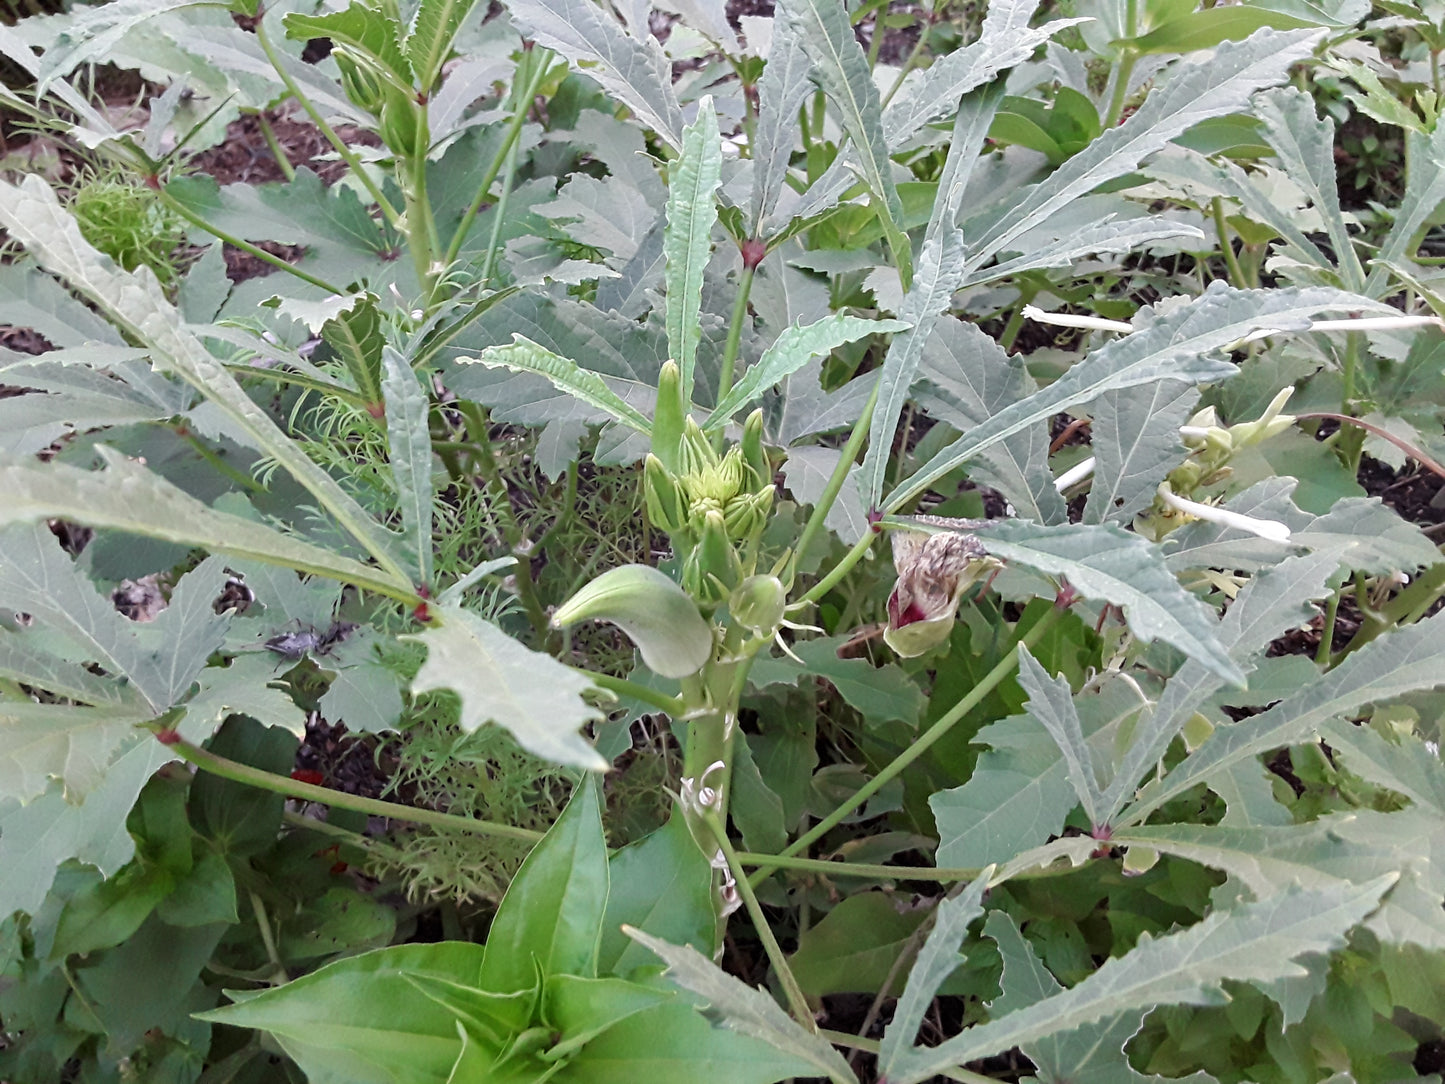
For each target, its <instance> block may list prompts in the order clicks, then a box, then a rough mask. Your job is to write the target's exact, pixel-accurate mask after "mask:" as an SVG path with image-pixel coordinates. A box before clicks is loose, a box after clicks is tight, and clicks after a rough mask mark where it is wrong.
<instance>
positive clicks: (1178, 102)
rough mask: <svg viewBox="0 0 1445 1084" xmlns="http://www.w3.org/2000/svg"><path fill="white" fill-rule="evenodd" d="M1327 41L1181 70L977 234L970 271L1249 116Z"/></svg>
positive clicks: (1290, 43)
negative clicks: (1117, 183) (1112, 185)
mask: <svg viewBox="0 0 1445 1084" xmlns="http://www.w3.org/2000/svg"><path fill="white" fill-rule="evenodd" d="M1320 37H1321V35H1320V32H1319V31H1316V30H1293V31H1285V32H1276V31H1272V30H1261V31H1260V32H1258V33H1256V34H1254V35H1252V36H1251V37H1250V38H1249V39H1248V40H1247V41H1244V42H1241V43H1238V44H1235V45H1232V46H1231V47H1230V48H1228V49H1220V50H1218V51H1217V52H1216V53H1214V54H1213V55H1211V56H1209V57H1208V58H1207V59H1199V60H1190V61H1185V62H1182V63H1181V64H1179V65H1177V66H1176V67H1175V68H1174V69H1173V71H1172V72H1171V74H1170V77H1169V78H1168V79H1167V80H1166V81H1165V82H1164V83H1163V84H1162V85H1161V86H1160V87H1158V88H1157V89H1156V90H1155V91H1154V92H1153V93H1151V94H1150V95H1149V97H1148V98H1146V99H1145V100H1144V104H1143V105H1142V106H1140V107H1139V109H1138V110H1137V111H1136V112H1135V113H1134V114H1133V115H1132V116H1131V117H1129V119H1128V120H1126V121H1125V122H1124V123H1123V124H1121V125H1119V126H1118V127H1117V128H1111V129H1109V130H1108V131H1106V132H1105V133H1104V134H1103V135H1102V136H1100V137H1099V138H1098V139H1096V140H1094V141H1093V142H1092V143H1090V144H1089V146H1088V147H1086V148H1085V149H1084V150H1083V151H1081V152H1079V153H1078V154H1076V155H1074V156H1073V157H1072V158H1070V159H1069V160H1068V161H1067V162H1065V163H1064V164H1063V165H1062V166H1060V167H1059V168H1058V169H1056V170H1055V171H1054V172H1053V173H1051V174H1050V175H1049V177H1048V179H1047V180H1045V181H1043V182H1041V183H1040V184H1038V185H1035V186H1034V187H1033V188H1031V189H1029V190H1028V191H1026V192H1025V193H1024V194H1023V196H1022V198H1020V199H1019V200H1018V202H1017V203H1015V205H1014V206H1013V207H1012V208H1010V209H1009V210H1008V211H1006V212H1004V214H1003V215H1002V216H1000V217H999V219H998V220H997V221H995V222H994V223H993V224H992V225H990V226H988V227H987V228H986V229H984V230H982V231H977V232H973V233H971V236H970V238H969V252H970V257H969V264H970V266H971V267H974V266H980V265H981V264H982V263H983V261H984V260H986V259H987V258H988V257H989V256H991V255H993V254H994V253H997V252H1000V251H1004V250H1007V249H1009V248H1010V247H1011V246H1012V245H1013V242H1014V241H1015V240H1016V239H1017V238H1018V237H1019V236H1020V235H1021V234H1023V233H1026V232H1027V231H1028V230H1031V229H1033V228H1034V227H1035V226H1037V225H1039V224H1040V223H1041V222H1043V221H1044V220H1045V219H1047V218H1048V217H1049V216H1050V215H1052V214H1054V212H1056V211H1058V210H1059V209H1061V208H1063V207H1066V206H1068V204H1069V203H1071V202H1072V201H1073V200H1075V199H1076V198H1078V197H1079V196H1082V195H1084V194H1085V193H1087V192H1092V191H1093V190H1094V189H1096V188H1098V187H1099V185H1101V184H1103V183H1104V182H1105V181H1109V180H1113V179H1114V178H1116V177H1122V176H1123V175H1124V174H1126V173H1129V172H1130V171H1131V170H1133V169H1134V168H1135V167H1136V166H1138V165H1139V163H1140V162H1141V161H1143V160H1144V158H1145V157H1146V156H1148V155H1150V154H1153V153H1154V152H1156V151H1158V150H1161V149H1163V148H1164V147H1165V146H1166V145H1167V144H1168V143H1169V142H1170V141H1171V140H1172V139H1174V137H1175V136H1178V135H1180V134H1182V133H1183V132H1185V131H1187V130H1188V129H1189V128H1191V127H1193V126H1194V125H1195V124H1198V123H1199V122H1200V121H1202V120H1206V119H1208V118H1210V117H1218V116H1223V115H1225V114H1227V113H1236V112H1240V111H1243V110H1246V109H1247V107H1248V105H1249V100H1250V96H1251V95H1252V94H1253V93H1254V92H1255V91H1256V90H1259V89H1260V88H1261V87H1267V86H1270V85H1271V84H1274V83H1279V82H1282V81H1283V80H1284V79H1285V77H1286V76H1287V75H1288V73H1289V69H1290V66H1291V65H1292V64H1294V63H1295V62H1296V61H1299V60H1303V59H1305V58H1306V57H1308V56H1309V55H1310V54H1311V53H1312V51H1313V50H1314V47H1315V45H1316V44H1317V43H1318V41H1319V39H1320Z"/></svg>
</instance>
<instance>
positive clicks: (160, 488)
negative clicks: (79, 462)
mask: <svg viewBox="0 0 1445 1084" xmlns="http://www.w3.org/2000/svg"><path fill="white" fill-rule="evenodd" d="M102 455H103V457H104V458H105V460H106V464H107V466H106V469H105V470H104V471H84V470H77V469H76V468H74V467H70V466H66V465H64V464H61V463H37V462H35V461H34V460H23V459H22V460H18V461H17V460H12V459H8V458H0V488H3V489H4V491H5V493H6V494H7V498H8V499H7V500H6V501H5V502H3V503H0V525H4V524H8V523H35V522H38V521H40V520H46V519H68V520H73V521H74V522H76V523H83V524H86V525H87V526H91V527H112V528H115V529H116V530H121V531H128V532H130V533H131V534H138V535H143V536H145V537H148V538H159V539H163V540H165V541H167V542H179V543H181V544H183V545H189V546H204V547H205V548H207V549H209V550H212V551H214V552H216V553H227V554H232V555H234V556H237V557H249V558H251V559H253V560H257V561H265V562H267V563H268V564H275V565H284V566H286V567H288V568H294V569H297V570H298V571H301V572H311V573H316V574H318V575H322V576H327V577H329V578H331V579H335V580H340V581H342V582H343V583H354V584H356V585H357V586H358V587H366V588H369V589H370V590H373V591H379V592H381V593H382V594H384V595H388V596H392V597H395V596H397V595H402V597H405V598H410V597H411V590H410V586H409V585H408V586H407V587H405V588H400V589H399V588H398V585H397V582H396V581H395V580H394V579H392V578H391V577H389V576H387V575H386V574H385V573H384V572H382V571H381V570H379V569H376V568H373V567H372V566H370V565H364V564H362V563H361V562H360V561H353V560H351V559H350V558H349V557H341V556H339V555H337V554H334V553H332V552H331V551H330V550H326V549H322V548H321V547H320V546H314V545H312V544H311V543H309V542H305V541H302V540H301V539H299V538H295V537H293V536H291V535H285V534H282V533H281V532H280V531H277V530H275V529H273V528H271V527H267V526H266V525H265V524H263V523H257V522H256V521H255V520H250V519H243V518H242V517H240V516H233V515H229V514H227V513H225V512H217V511H216V510H215V509H212V508H208V507H206V506H205V505H204V504H202V503H201V502H200V501H198V500H196V499H195V498H194V497H192V496H190V495H189V494H187V493H185V492H183V491H182V490H180V489H177V488H176V487H175V486H173V485H171V484H170V483H169V482H167V481H166V480H165V479H163V478H161V477H160V475H158V474H152V473H151V472H149V471H147V470H146V469H145V468H144V467H142V466H140V465H139V464H137V463H134V462H132V461H130V460H127V459H123V458H121V457H120V456H117V455H115V454H114V453H110V452H108V451H104V450H103V452H102Z"/></svg>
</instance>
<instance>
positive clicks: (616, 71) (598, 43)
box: [507, 0, 682, 150]
mask: <svg viewBox="0 0 1445 1084" xmlns="http://www.w3.org/2000/svg"><path fill="white" fill-rule="evenodd" d="M507 11H508V12H509V13H510V14H511V16H512V21H513V22H514V23H516V24H517V26H518V28H519V29H521V30H523V31H524V32H525V33H526V34H527V36H528V37H530V38H532V39H533V40H535V41H536V43H537V44H538V45H544V46H546V47H547V48H548V49H553V50H556V51H557V52H558V53H561V54H562V55H563V56H564V57H566V58H567V59H568V60H569V61H570V62H571V63H572V65H573V66H574V67H576V68H577V70H578V71H580V72H582V73H583V74H584V75H586V76H587V77H588V78H590V79H593V80H595V81H596V82H597V83H598V85H599V86H601V87H602V89H603V90H605V91H606V92H607V93H608V94H610V95H611V96H612V97H614V98H616V99H617V100H618V101H620V102H621V103H622V104H623V105H625V106H627V108H628V109H630V110H632V112H633V113H634V114H636V116H637V118H638V119H639V120H640V121H642V123H643V124H645V125H647V126H648V127H649V128H651V129H652V130H653V131H654V132H656V133H657V134H658V136H660V137H661V138H662V140H663V141H664V142H665V143H667V145H668V146H670V147H672V148H673V149H674V150H681V149H682V109H681V108H680V107H679V106H678V104H677V95H676V93H675V92H674V91H673V89H672V64H671V62H670V61H669V60H668V58H667V54H666V53H664V52H663V51H662V46H661V45H659V44H658V43H657V40H656V39H655V38H652V37H648V38H647V39H646V40H643V41H639V40H638V39H637V38H636V37H634V36H633V35H632V34H631V33H630V32H629V31H628V30H627V29H626V28H624V27H623V26H622V24H621V23H619V22H618V21H617V20H616V18H614V17H613V15H612V13H611V12H610V11H607V10H604V9H603V8H601V7H599V6H598V5H597V4H594V3H591V2H590V0H510V2H509V3H508V4H507Z"/></svg>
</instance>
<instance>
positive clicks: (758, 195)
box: [751, 19, 813, 237]
mask: <svg viewBox="0 0 1445 1084" xmlns="http://www.w3.org/2000/svg"><path fill="white" fill-rule="evenodd" d="M812 89H813V80H812V77H811V74H810V64H809V62H808V54H807V53H806V52H804V50H803V46H802V43H801V42H799V41H798V35H797V34H796V33H794V31H793V26H792V24H791V23H789V22H788V21H787V20H786V19H774V20H773V41H772V45H771V46H770V47H769V49H768V63H767V66H766V67H765V68H764V69H763V77H762V78H761V79H759V80H758V119H757V124H756V126H755V128H754V134H753V162H754V165H753V192H752V205H751V207H752V218H751V235H752V236H753V237H759V236H760V235H761V230H762V227H763V222H764V221H765V220H766V219H767V217H768V216H769V215H771V214H772V213H773V211H774V209H775V208H776V207H777V206H778V197H779V196H780V195H782V193H783V185H784V182H785V181H786V179H787V176H788V160H789V159H790V158H791V157H792V153H793V145H794V144H795V143H796V142H797V137H798V110H799V109H801V108H802V107H803V103H804V102H806V101H807V100H808V95H809V94H811V93H812Z"/></svg>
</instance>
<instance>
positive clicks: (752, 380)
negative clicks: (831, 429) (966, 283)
mask: <svg viewBox="0 0 1445 1084" xmlns="http://www.w3.org/2000/svg"><path fill="white" fill-rule="evenodd" d="M908 326H909V325H908V324H907V323H905V322H904V321H902V320H864V319H861V318H859V317H857V316H848V315H846V314H844V313H835V314H833V315H832V316H826V317H824V318H823V319H821V320H818V321H816V322H815V323H811V324H808V325H807V326H806V327H787V328H784V329H783V332H782V334H781V335H779V336H778V337H777V339H776V340H775V341H774V342H773V344H772V345H771V346H770V347H768V348H767V349H766V350H764V351H763V356H762V357H761V358H759V359H758V360H757V362H755V363H754V364H753V365H751V366H749V367H748V370H747V372H745V373H743V375H742V378H741V379H740V380H739V381H738V382H737V383H736V384H734V385H733V388H732V391H730V392H729V393H728V394H727V395H726V396H724V397H723V400H722V402H720V403H718V405H717V406H716V407H714V408H713V412H712V413H711V414H709V415H708V418H707V421H706V422H704V423H703V428H704V429H714V428H716V427H717V426H720V425H722V424H724V423H725V422H726V421H727V420H728V419H729V418H731V417H732V416H733V415H734V414H736V413H737V412H738V410H740V409H741V408H742V407H744V406H746V405H748V404H750V403H752V402H753V401H754V400H756V399H757V398H758V396H760V395H762V393H763V392H765V391H766V390H767V389H768V388H770V387H772V386H773V385H774V384H777V383H778V382H779V381H781V380H784V379H786V378H787V377H789V376H791V375H792V374H793V373H795V372H797V371H798V370H799V369H801V368H802V367H803V366H804V365H806V364H807V363H808V362H809V361H810V360H811V359H812V358H814V357H816V356H817V355H819V354H827V353H830V352H831V351H833V350H834V349H836V348H837V347H840V346H842V345H844V344H845V343H851V342H857V341H858V340H859V339H861V338H863V337H864V336H865V335H873V334H879V335H885V334H888V333H890V332H900V331H904V330H906V329H907V328H908Z"/></svg>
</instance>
